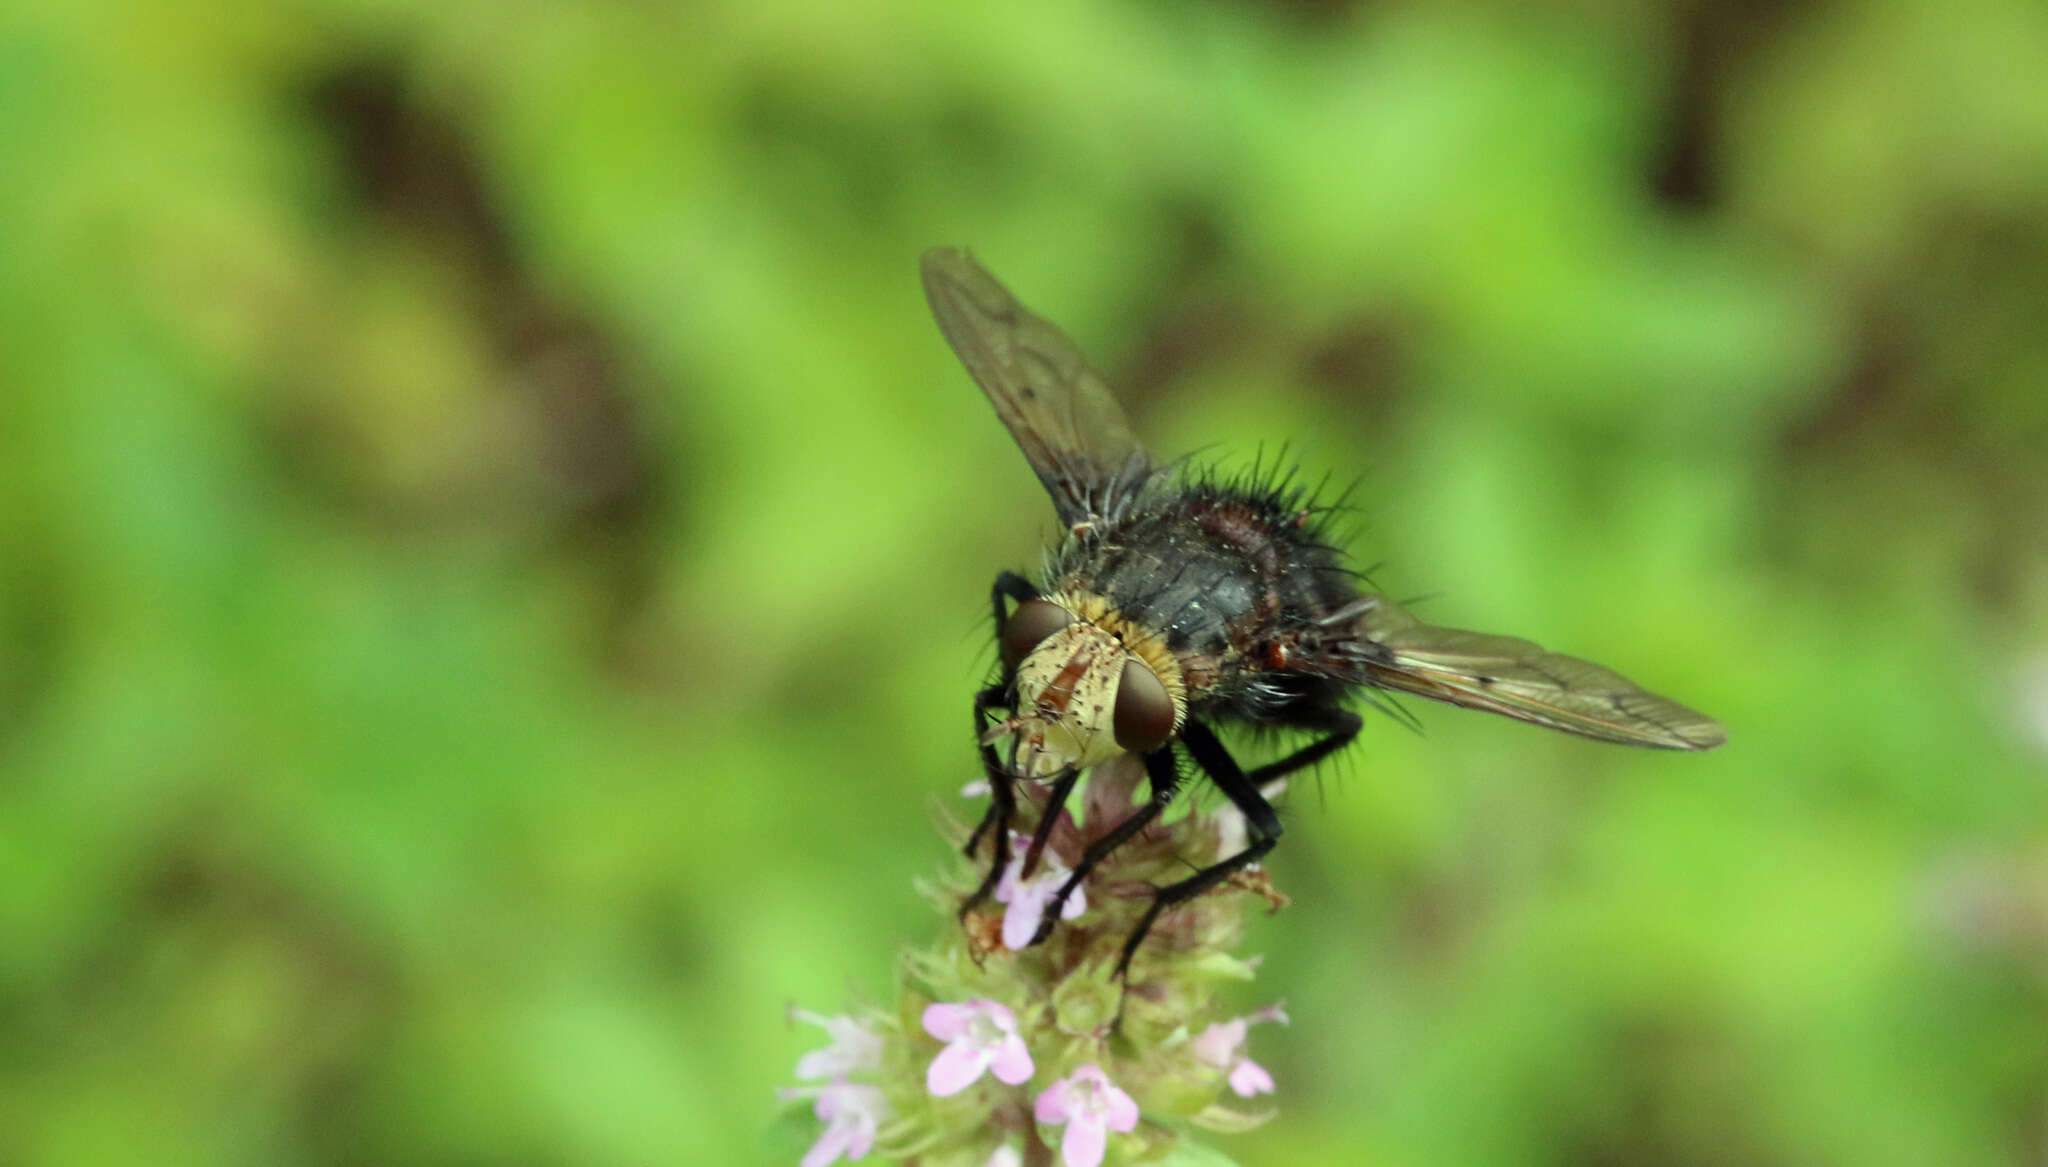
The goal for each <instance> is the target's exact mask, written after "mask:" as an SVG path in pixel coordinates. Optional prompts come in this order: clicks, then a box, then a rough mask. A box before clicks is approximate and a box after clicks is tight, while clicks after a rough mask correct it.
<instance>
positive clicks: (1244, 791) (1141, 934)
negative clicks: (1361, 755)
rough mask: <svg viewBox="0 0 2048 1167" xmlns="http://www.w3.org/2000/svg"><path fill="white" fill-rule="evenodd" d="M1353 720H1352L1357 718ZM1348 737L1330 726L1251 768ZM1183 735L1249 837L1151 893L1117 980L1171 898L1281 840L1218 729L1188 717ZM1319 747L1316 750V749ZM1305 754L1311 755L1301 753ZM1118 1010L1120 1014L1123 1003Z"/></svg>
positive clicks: (1197, 891)
mask: <svg viewBox="0 0 2048 1167" xmlns="http://www.w3.org/2000/svg"><path fill="white" fill-rule="evenodd" d="M1337 712H1343V711H1341V710H1338V711H1337ZM1352 720H1353V721H1356V718H1355V717H1354V718H1353V719H1352ZM1357 732H1358V728H1357V726H1356V725H1353V726H1352V727H1351V733H1357ZM1348 740H1350V739H1349V735H1342V736H1341V739H1340V733H1337V732H1333V733H1332V735H1331V736H1330V737H1329V738H1325V739H1323V740H1322V741H1320V742H1315V743H1312V744H1310V745H1308V746H1306V747H1304V748H1302V749H1300V750H1297V751H1296V752H1294V753H1293V754H1290V755H1288V756H1287V757H1285V758H1282V759H1281V760H1280V761H1278V762H1274V763H1272V764H1271V765H1267V766H1261V767H1259V768H1258V769H1257V770H1254V771H1252V774H1266V775H1267V777H1268V778H1269V779H1270V778H1274V777H1278V776H1279V775H1280V774H1284V773H1286V772H1288V771H1289V770H1295V769H1299V768H1300V767H1302V766H1305V765H1308V764H1309V763H1310V762H1313V761H1314V760H1315V759H1316V758H1319V757H1322V756H1323V755H1324V754H1327V753H1329V752H1330V751H1331V750H1334V749H1336V748H1337V746H1340V745H1342V744H1344V742H1345V741H1348ZM1181 741H1182V742H1183V743H1185V744H1186V746H1187V748H1188V755H1189V756H1190V757H1192V758H1194V760H1195V765H1197V766H1200V767H1201V768H1202V772H1203V773H1204V774H1206V775H1208V777H1209V781H1211V782H1214V783H1215V784H1216V789H1218V790H1221V791H1222V792H1223V795H1224V797H1226V798H1228V799H1230V802H1231V805H1233V806H1235V807H1237V809H1238V810H1239V811H1241V812H1242V813H1243V814H1244V819H1245V825H1246V827H1247V829H1248V830H1247V833H1248V834H1249V835H1250V836H1251V842H1250V843H1249V844H1248V845H1247V846H1246V847H1245V849H1244V850H1242V851H1239V852H1238V853H1237V854H1235V855H1232V856H1229V857H1228V858H1225V859H1223V860H1222V861H1221V862H1218V863H1214V864H1211V865H1210V866H1208V867H1204V868H1202V869H1201V870H1200V871H1197V872H1195V873H1194V874H1193V875H1191V876H1189V877H1188V878H1186V879H1183V880H1181V881H1180V882H1179V883H1172V884H1168V885H1166V886H1165V887H1162V888H1160V889H1158V890H1157V891H1155V892H1153V893H1152V906H1151V907H1149V908H1146V909H1145V914H1144V915H1143V916H1140V917H1139V918H1138V926H1137V927H1135V928H1133V929H1131V934H1130V936H1129V938H1127V939H1126V940H1125V941H1124V950H1123V954H1122V955H1121V956H1119V957H1118V958H1117V962H1116V971H1115V972H1114V973H1113V974H1112V975H1113V976H1114V977H1115V978H1116V979H1117V980H1122V979H1124V975H1125V974H1126V973H1127V972H1129V971H1130V967H1131V957H1133V956H1135V955H1136V954H1137V951H1138V945H1139V944H1141V943H1143V942H1144V940H1145V934H1146V933H1147V932H1150V931H1151V930H1152V925H1153V923H1154V922H1155V921H1157V920H1158V919H1159V913H1161V912H1163V911H1165V910H1166V909H1168V908H1170V907H1173V906H1174V905H1175V904H1182V903H1186V902H1187V901H1189V900H1191V899H1194V898H1195V897H1196V896H1198V895H1201V894H1202V893H1203V892H1205V891H1208V890H1209V889H1210V888H1212V887H1215V886H1216V885H1217V884H1219V883H1222V882H1223V881H1224V880H1226V879H1229V878H1230V876H1231V874H1232V873H1233V872H1235V871H1237V870H1239V869H1240V868H1243V867H1246V866H1248V865H1250V864H1253V863H1256V862H1258V861H1259V858H1260V857H1261V856H1263V855H1264V854H1265V853H1266V852H1268V851H1271V850H1272V849H1273V844H1275V843H1278V842H1279V841H1280V816H1279V815H1277V814H1275V813H1274V812H1273V804H1272V803H1269V802H1267V801H1266V798H1265V796H1264V795H1262V794H1260V793H1259V787H1258V784H1257V783H1256V782H1254V781H1253V779H1252V775H1248V774H1246V773H1245V772H1244V771H1243V770H1242V769H1240V768H1239V767H1238V764H1237V761H1236V759H1234V758H1232V757H1231V756H1230V752H1229V751H1228V750H1225V749H1224V748H1223V743H1222V742H1219V741H1217V740H1216V735H1215V734H1214V733H1211V732H1210V731H1209V728H1208V727H1207V726H1205V725H1203V724H1202V723H1200V722H1198V721H1193V720H1190V721H1189V722H1188V723H1187V726H1186V728H1184V729H1183V730H1182V731H1181ZM1333 743H1334V744H1333ZM1318 749H1320V752H1316V751H1318ZM1304 755H1313V756H1310V757H1306V758H1304ZM1275 767H1280V768H1281V769H1279V770H1278V771H1277V772H1275V773H1268V772H1269V771H1273V770H1274V768H1275ZM1118 1014H1119V1016H1121V1014H1122V1010H1121V1008H1119V1010H1118Z"/></svg>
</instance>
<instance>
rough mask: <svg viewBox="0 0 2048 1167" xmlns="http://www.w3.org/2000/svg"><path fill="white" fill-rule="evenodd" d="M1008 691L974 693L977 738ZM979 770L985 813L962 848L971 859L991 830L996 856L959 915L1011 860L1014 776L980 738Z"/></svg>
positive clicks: (984, 894)
mask: <svg viewBox="0 0 2048 1167" xmlns="http://www.w3.org/2000/svg"><path fill="white" fill-rule="evenodd" d="M1008 691H1009V686H1008V685H1006V684H1003V683H1000V682H999V683H997V684H994V685H990V686H989V687H988V688H986V689H983V690H982V691H981V692H979V693H976V694H975V695H974V736H975V739H976V740H977V741H980V738H981V735H982V734H983V733H984V732H985V731H986V730H987V729H988V711H989V709H990V708H991V707H1000V706H1001V705H1002V703H1003V700H1004V696H1005V694H1006V693H1007V692H1008ZM981 772H982V776H983V777H984V778H986V779H987V781H988V813H987V814H984V815H982V816H981V825H979V826H977V827H975V828H974V833H973V834H971V835H969V836H967V846H965V847H964V848H962V850H963V851H965V852H966V854H967V857H968V858H970V859H972V858H973V857H974V853H975V851H976V850H978V849H979V848H980V847H981V838H982V836H983V835H987V834H990V833H991V832H993V834H994V844H993V847H992V849H993V850H994V852H995V858H994V860H993V861H992V862H991V864H990V866H989V871H988V875H987V876H985V877H984V878H983V879H982V881H981V886H980V887H978V888H976V889H974V894H973V895H971V896H968V897H967V901H966V902H965V903H963V904H961V905H960V916H961V918H962V919H965V918H966V916H967V913H969V912H971V911H973V910H974V909H975V908H977V907H980V906H981V904H982V902H983V901H984V900H986V899H988V897H989V896H990V895H991V894H992V893H993V892H994V891H995V890H996V883H997V882H998V881H999V880H1001V879H1002V878H1003V868H1005V867H1007V866H1009V863H1010V820H1012V819H1013V818H1015V817H1016V815H1017V780H1016V779H1015V778H1014V777H1012V776H1011V774H1010V771H1009V768H1008V767H1006V766H1004V765H1003V764H1002V761H1001V760H1000V759H998V758H997V757H996V748H995V746H993V745H990V744H989V743H987V742H981Z"/></svg>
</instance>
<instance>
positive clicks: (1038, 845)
mask: <svg viewBox="0 0 2048 1167" xmlns="http://www.w3.org/2000/svg"><path fill="white" fill-rule="evenodd" d="M1080 780H1081V772H1080V771H1079V770H1067V771H1065V772H1063V773H1061V774H1060V776H1059V778H1058V779H1057V780H1056V781H1054V782H1053V784H1052V791H1051V793H1049V794H1047V795H1046V796H1045V809H1044V811H1042V812H1041V813H1040V814H1039V816H1038V829H1037V830H1035V831H1033V832H1031V846H1030V847H1029V848H1027V849H1026V850H1025V852H1024V868H1023V870H1022V871H1021V872H1020V874H1021V875H1023V877H1024V878H1026V879H1029V878H1031V873H1032V872H1034V871H1037V870H1038V860H1039V857H1040V856H1042V855H1044V854H1045V840H1046V839H1047V838H1048V837H1050V836H1051V835H1052V828H1053V824H1054V823H1056V822H1058V821H1059V817H1060V808H1062V807H1064V806H1066V805H1067V796H1068V795H1069V794H1072V793H1073V792H1074V783H1076V782H1078V781H1080Z"/></svg>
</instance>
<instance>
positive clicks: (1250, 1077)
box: [1195, 1005, 1287, 1098]
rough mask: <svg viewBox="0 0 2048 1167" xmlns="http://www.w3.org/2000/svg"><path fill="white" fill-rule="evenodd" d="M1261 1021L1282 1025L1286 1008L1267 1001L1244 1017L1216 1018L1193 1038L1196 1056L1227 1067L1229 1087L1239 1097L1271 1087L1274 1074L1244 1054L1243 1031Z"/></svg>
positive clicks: (1266, 1092) (1217, 1065) (1212, 1063)
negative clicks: (1234, 1018) (1261, 1007)
mask: <svg viewBox="0 0 2048 1167" xmlns="http://www.w3.org/2000/svg"><path fill="white" fill-rule="evenodd" d="M1261 1021H1278V1022H1279V1023H1281V1024H1282V1025H1285V1024H1287V1010H1286V1008H1285V1007H1284V1006H1280V1005H1268V1006H1267V1007H1265V1008H1264V1009H1261V1010H1259V1011H1258V1012H1257V1013H1253V1014H1251V1015H1250V1016H1247V1017H1239V1018H1237V1019H1236V1020H1234V1021H1218V1022H1216V1023H1215V1024H1213V1025H1211V1026H1209V1028H1207V1029H1205V1030H1203V1031H1202V1035H1201V1036H1200V1037H1198V1038H1196V1039H1195V1056H1196V1057H1198V1058H1200V1059H1201V1060H1202V1061H1204V1062H1207V1063H1208V1064H1210V1065H1212V1066H1214V1067H1216V1068H1217V1069H1219V1070H1228V1071H1229V1072H1230V1078H1229V1081H1230V1088H1231V1089H1232V1090H1233V1091H1235V1092H1236V1093H1237V1096H1238V1097H1240V1098H1252V1097H1255V1096H1257V1095H1260V1094H1271V1093H1272V1092H1273V1090H1274V1086H1273V1075H1271V1074H1269V1073H1267V1072H1266V1068H1265V1067H1264V1066H1261V1065H1260V1064H1259V1063H1257V1062H1255V1061H1253V1060H1251V1059H1250V1058H1248V1057H1246V1056H1245V1055H1244V1039H1245V1031H1246V1030H1247V1029H1249V1028H1250V1027H1251V1026H1252V1025H1253V1024H1255V1023H1257V1022H1261Z"/></svg>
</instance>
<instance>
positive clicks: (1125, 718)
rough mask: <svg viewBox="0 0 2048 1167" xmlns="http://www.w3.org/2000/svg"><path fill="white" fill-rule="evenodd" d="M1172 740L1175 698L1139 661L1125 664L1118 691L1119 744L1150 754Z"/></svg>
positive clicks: (1117, 721) (1117, 732)
mask: <svg viewBox="0 0 2048 1167" xmlns="http://www.w3.org/2000/svg"><path fill="white" fill-rule="evenodd" d="M1172 736H1173V695H1172V694H1170V693H1168V692H1167V691H1166V686H1165V685H1162V684H1160V683H1159V678H1158V677H1155V676H1153V675H1152V670H1151V669H1148V668H1146V667H1145V666H1144V664H1143V663H1142V662H1140V661H1135V660H1128V661H1125V662H1124V678H1123V682H1122V683H1121V684H1119V685H1118V686H1117V690H1116V744H1118V745H1120V746H1122V747H1123V748H1124V749H1126V750H1129V751H1130V752H1131V753H1134V754H1149V753H1151V752H1152V751H1153V750H1156V749H1158V748H1159V747H1160V746H1163V745H1165V744H1166V739H1167V738H1170V737H1172Z"/></svg>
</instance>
